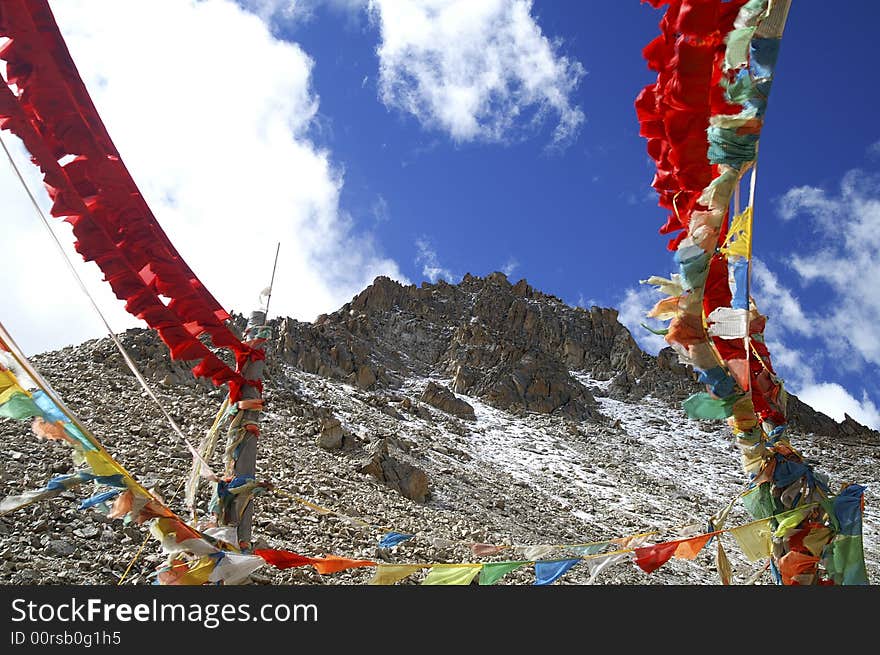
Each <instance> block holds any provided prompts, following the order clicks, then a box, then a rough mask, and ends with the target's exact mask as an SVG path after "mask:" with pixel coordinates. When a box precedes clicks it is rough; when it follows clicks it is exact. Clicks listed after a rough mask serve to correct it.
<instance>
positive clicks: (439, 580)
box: [422, 564, 481, 585]
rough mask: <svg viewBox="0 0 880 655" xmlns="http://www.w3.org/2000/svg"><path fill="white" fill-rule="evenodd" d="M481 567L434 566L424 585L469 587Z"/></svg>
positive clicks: (423, 582) (423, 581)
mask: <svg viewBox="0 0 880 655" xmlns="http://www.w3.org/2000/svg"><path fill="white" fill-rule="evenodd" d="M480 568H481V567H479V566H438V565H436V564H435V565H434V566H432V567H431V570H430V571H429V572H428V575H427V576H425V579H424V580H422V584H423V585H468V584H470V583H471V580H473V579H474V578H475V577H477V573H479V572H480Z"/></svg>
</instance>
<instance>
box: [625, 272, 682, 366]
mask: <svg viewBox="0 0 880 655" xmlns="http://www.w3.org/2000/svg"><path fill="white" fill-rule="evenodd" d="M660 298H661V296H660V295H659V293H658V292H657V290H656V289H653V288H650V287H636V288H630V289H627V290H626V292H625V294H624V296H623V299H622V300H620V301H619V302H618V303H617V305H618V312H619V313H618V320H619V321H620V322H621V323H623V324H624V325H625V326H626V328H627V329H628V330H629V331H630V334H632V336H633V339H635V340H636V343H638V344H639V347H641V349H642V350H644V351H645V352H648V353H651V354H652V355H656V354H657V353H658V352H660V350H661V349H663V348H665V347H666V346H668V345H669V344H667V343H666V340H665V339H664V338H663V337H661V336H658V335H656V334H654V333H652V332H649V331H648V330H646V329H645V328H643V327H642V325H641V324H642V323H644V324H645V325H649V326H651V327H652V328H654V329H662V328H665V327H666V324H665V323H661V322H660V321H656V320H654V319H651V318H647V317H646V316H645V314H647V313H648V311H650V309H651V308H652V307H653V306H654V305H655V304H657V301H658V300H660Z"/></svg>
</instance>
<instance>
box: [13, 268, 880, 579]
mask: <svg viewBox="0 0 880 655" xmlns="http://www.w3.org/2000/svg"><path fill="white" fill-rule="evenodd" d="M272 323H273V327H274V337H273V339H272V340H271V341H270V342H269V343H268V344H267V351H268V355H269V366H268V368H267V377H266V399H267V411H266V413H265V416H264V421H263V436H262V437H261V442H260V451H259V459H258V468H259V471H258V477H260V478H262V479H268V480H270V481H272V482H274V483H275V484H276V486H277V487H278V488H279V489H283V490H284V491H286V492H288V493H289V494H292V495H294V496H296V497H298V498H301V499H305V500H308V501H310V502H313V503H317V504H319V505H322V506H325V507H327V508H330V509H332V510H335V511H337V512H339V513H341V514H344V515H347V516H351V517H358V518H360V519H363V520H365V521H367V522H368V523H370V524H372V525H374V526H377V528H385V529H387V528H393V529H395V530H398V531H401V532H407V533H416V535H417V536H416V538H414V539H412V540H410V541H407V542H405V543H404V544H402V545H401V546H399V547H397V548H396V549H394V550H393V551H390V552H388V551H378V550H377V543H378V538H379V536H380V535H381V534H382V532H383V530H382V529H375V530H369V529H361V528H358V527H356V526H354V525H352V524H351V523H350V522H347V521H345V520H343V519H341V518H339V517H338V516H334V515H324V514H319V513H317V512H315V511H313V510H311V509H309V508H307V507H305V506H304V505H302V504H300V503H297V502H296V501H295V500H292V499H291V498H290V497H289V496H287V495H281V494H273V495H270V496H266V497H263V498H261V499H259V500H258V506H257V512H256V524H255V525H256V528H255V529H256V536H257V537H258V538H262V539H264V540H265V541H266V542H267V543H268V544H270V545H271V546H273V547H279V548H287V549H290V550H295V551H297V552H300V553H302V554H305V555H320V554H324V553H333V554H338V555H344V556H351V557H366V558H371V559H375V558H387V559H389V560H393V561H401V562H425V561H451V562H454V561H472V560H473V559H474V556H473V555H472V554H471V552H470V550H469V548H468V544H469V543H472V542H481V543H495V544H523V545H527V544H531V545H534V544H559V543H584V542H591V541H597V540H604V539H610V538H616V537H625V536H628V535H632V534H636V533H641V532H646V531H654V530H658V531H660V532H661V534H659V535H657V538H667V537H673V536H675V535H676V534H679V533H681V530H685V532H686V530H687V526H694V525H695V526H696V528H694V529H698V530H702V529H703V527H704V525H705V522H706V519H707V518H708V517H709V516H710V515H711V514H713V513H715V512H716V511H718V510H720V509H721V508H722V507H723V506H724V505H726V504H727V502H729V500H730V499H732V498H733V497H734V496H736V494H737V493H738V492H739V491H740V490H741V489H742V487H743V483H744V481H745V479H744V476H743V474H742V471H741V470H740V467H739V456H738V453H737V451H736V448H735V447H734V445H733V443H732V439H731V436H730V432H729V429H728V428H726V426H724V425H723V424H718V423H708V422H696V421H689V420H688V419H687V418H686V417H685V415H684V412H683V411H682V410H681V408H680V404H679V401H680V400H681V399H682V398H684V397H686V396H687V395H689V394H690V393H692V392H693V391H694V390H695V389H696V388H697V386H696V383H695V382H694V380H693V377H692V376H691V374H690V372H689V371H688V370H687V369H686V368H685V367H683V366H681V365H679V364H677V362H676V361H675V357H674V356H673V355H672V354H671V353H670V352H669V351H663V352H661V354H660V355H659V356H658V357H652V356H650V355H647V354H645V353H643V352H642V351H641V350H640V349H639V348H638V347H637V345H636V344H635V342H634V341H633V339H632V337H631V335H630V334H629V332H628V331H627V330H626V328H624V327H623V326H622V325H621V324H620V323H619V322H618V321H617V313H616V311H615V310H613V309H600V308H597V307H593V308H591V309H590V310H584V309H581V308H572V307H569V306H567V305H565V304H564V303H563V302H562V301H560V300H559V299H558V298H555V297H553V296H548V295H546V294H542V293H540V292H539V291H536V290H534V289H532V288H531V287H530V286H529V285H528V284H527V283H526V282H525V281H520V282H519V283H517V284H510V283H509V282H508V281H507V279H506V278H505V277H504V276H503V275H502V274H500V273H494V274H492V275H489V276H487V277H486V278H478V277H474V276H470V275H468V276H465V278H464V279H463V280H462V282H461V283H460V284H458V285H450V284H446V283H442V282H441V283H438V284H436V285H429V284H424V285H422V286H421V287H415V286H402V285H400V284H398V283H396V282H393V281H391V280H389V279H387V278H377V280H376V281H375V282H374V283H373V284H372V285H370V286H369V287H368V288H367V289H365V290H364V291H363V292H361V293H360V294H358V295H357V296H356V297H355V298H353V299H352V301H351V302H350V303H347V304H346V305H344V306H343V307H342V308H340V309H339V310H338V311H336V312H334V313H332V314H329V315H324V316H321V317H319V318H318V320H316V321H315V322H314V323H304V322H299V321H294V320H291V319H276V320H273V321H272ZM239 327H241V323H240V322H239ZM122 340H123V343H124V344H125V346H126V348H127V349H128V350H129V352H130V353H131V354H132V355H133V356H134V358H135V359H136V361H137V362H138V364H139V366H140V367H141V368H142V370H143V371H144V372H145V374H146V375H147V377H148V379H150V380H151V382H153V384H154V385H155V387H156V389H157V392H158V393H159V395H160V397H161V398H162V400H163V402H164V403H165V404H166V407H167V408H168V409H169V410H170V412H171V414H172V415H173V416H174V418H175V420H176V421H177V422H178V423H179V424H180V425H181V426H182V427H183V428H184V430H185V431H186V432H187V433H188V434H189V438H190V440H191V441H193V442H197V441H198V439H199V438H200V436H201V434H202V432H203V431H204V430H205V429H206V428H207V427H208V426H209V425H210V422H211V420H212V419H213V415H214V413H215V412H216V410H217V408H218V406H219V404H220V402H221V400H222V397H221V394H220V392H219V391H217V390H212V389H210V388H209V387H206V386H204V385H201V384H198V383H195V382H194V381H192V379H191V377H190V376H189V374H188V372H187V370H186V367H185V365H183V364H180V363H170V362H168V360H167V356H166V355H165V351H164V346H162V344H161V343H159V342H158V341H157V340H156V339H155V337H154V336H153V335H152V334H151V333H150V332H147V331H143V330H130V331H128V332H127V333H125V334H124V335H122ZM33 360H34V362H35V364H36V365H37V367H38V368H39V369H40V370H41V371H42V372H43V374H44V375H45V376H46V377H47V378H48V379H49V380H50V382H51V383H52V384H53V386H55V388H56V390H57V391H58V392H59V393H60V394H61V396H62V397H63V398H65V400H66V401H67V402H68V403H69V405H70V406H71V407H72V408H73V409H74V410H75V411H77V412H78V413H79V414H80V416H81V417H82V418H83V419H84V420H85V421H86V422H87V424H88V425H90V426H91V427H92V428H93V429H94V431H95V433H96V434H97V435H98V436H99V438H101V439H102V440H103V442H104V443H105V445H106V446H107V448H108V450H109V451H110V452H111V453H113V454H114V455H115V456H117V457H118V458H119V460H120V461H121V462H122V463H123V464H124V465H125V466H126V467H127V468H128V469H129V470H130V471H132V472H133V473H134V474H135V475H137V476H138V477H139V478H141V479H143V480H145V481H146V482H148V483H151V484H154V485H155V488H156V489H157V490H158V491H159V492H160V493H161V494H162V496H163V497H164V498H166V499H170V498H172V497H174V494H175V490H176V489H177V488H178V487H179V486H180V484H181V481H182V479H183V477H184V476H185V474H186V471H187V470H188V468H189V458H188V456H187V453H186V449H185V447H184V446H183V444H180V443H175V439H174V436H173V434H172V433H171V431H170V430H169V429H168V428H167V426H166V425H165V424H164V423H163V420H162V418H161V414H160V413H159V411H158V409H157V408H156V407H155V406H153V405H151V404H150V403H149V402H148V401H147V399H146V398H145V397H144V394H142V393H141V392H140V391H139V389H138V387H137V386H136V384H135V381H134V378H133V376H131V375H130V374H129V373H128V371H127V370H126V369H124V367H123V365H122V363H121V358H120V356H119V355H118V353H117V352H116V351H115V349H114V347H113V345H112V343H110V342H109V340H97V341H89V342H86V343H84V344H81V345H79V346H76V347H71V348H66V349H63V350H61V351H57V352H54V353H46V354H43V355H39V356H37V357H34V358H33ZM791 410H792V411H791V413H792V425H793V432H792V442H793V444H794V445H795V446H796V447H798V448H799V449H800V450H801V451H802V452H803V453H804V454H805V456H807V457H810V458H813V459H815V460H816V461H817V462H818V464H817V467H818V468H820V469H821V470H823V471H825V472H826V473H828V474H829V475H830V478H831V482H832V485H833V486H834V487H835V488H836V487H837V486H838V485H840V484H843V483H845V482H859V483H860V484H865V485H866V486H867V487H868V491H867V494H866V515H865V523H866V525H865V548H866V556H867V559H868V567H869V575H870V576H871V578H872V580H877V579H880V578H878V574H880V558H878V550H880V547H878V520H877V519H878V514H877V512H876V510H875V508H874V504H875V499H876V498H877V496H876V491H875V490H876V487H877V484H876V478H877V472H876V471H877V459H878V457H880V449H878V445H880V439H878V435H877V433H876V432H873V431H871V430H868V429H867V428H864V427H863V426H859V425H858V424H856V423H855V422H854V421H851V420H849V421H845V422H844V423H841V424H838V423H836V422H835V421H833V420H832V419H830V418H828V417H824V415H821V414H819V413H817V412H815V411H814V410H812V409H811V408H809V407H807V406H806V405H804V404H803V403H799V401H797V400H796V399H793V401H792V405H791ZM0 438H2V439H3V443H4V450H5V451H6V453H5V457H4V458H2V460H0V493H2V494H3V495H8V494H13V493H19V492H21V491H22V490H24V489H26V488H33V487H37V486H41V485H42V484H43V483H44V482H45V480H46V479H48V478H49V477H51V475H52V473H53V472H56V473H57V472H63V471H66V470H68V469H69V467H70V464H69V461H70V459H69V454H68V453H67V450H66V448H65V447H63V446H61V445H59V444H55V443H41V442H38V441H37V440H36V439H35V438H34V437H33V436H31V435H29V434H28V430H27V427H26V425H25V424H22V423H14V422H11V421H6V420H0ZM218 468H220V467H219V466H218ZM85 495H86V491H85V490H82V491H81V492H80V493H79V496H77V497H82V496H85ZM407 496H408V497H407ZM202 500H203V503H204V501H206V500H207V492H203V494H202ZM171 504H172V506H173V507H174V508H175V509H176V510H178V511H181V512H182V511H183V510H182V507H181V505H182V503H181V502H180V496H177V497H176V500H174V501H173V502H172V503H171ZM203 506H204V504H203ZM748 520H749V517H748V516H747V514H746V512H745V511H744V510H743V509H742V508H741V507H740V506H739V505H737V506H736V507H735V509H734V510H733V512H732V514H731V517H730V519H729V521H728V525H737V524H741V523H744V522H747V521H748ZM144 535H145V531H144V530H143V529H142V528H136V527H134V526H127V527H123V526H122V524H121V522H120V521H115V522H108V521H106V520H105V519H104V518H103V517H102V516H101V515H100V514H99V513H97V512H94V511H89V512H80V511H78V510H77V509H76V503H75V500H74V496H73V495H72V494H67V495H66V496H62V497H61V498H59V499H56V500H54V501H50V502H48V503H44V504H42V505H38V506H35V507H31V508H27V509H25V510H22V511H20V512H17V513H14V514H11V515H8V516H5V517H2V518H0V582H5V583H13V584H17V583H41V584H44V583H63V582H77V583H80V582H90V583H99V584H104V583H115V582H116V580H117V579H118V576H119V575H121V573H122V571H123V570H124V569H125V567H126V566H127V565H128V563H129V561H130V559H131V558H132V557H133V556H134V553H135V551H136V550H137V548H138V546H139V545H140V543H141V541H142V539H143V538H144ZM723 543H724V545H725V548H726V550H727V553H728V555H729V557H730V559H731V562H732V564H733V567H734V570H735V579H736V581H738V582H740V583H742V582H745V581H746V580H747V579H748V578H749V577H750V576H751V575H752V574H753V573H754V572H756V571H757V569H756V566H755V565H754V564H750V563H749V562H747V561H746V560H745V559H744V558H743V557H742V555H741V553H740V551H739V549H738V547H737V545H736V543H735V542H734V541H733V540H732V539H731V538H730V537H729V536H726V537H725V538H724V541H723ZM710 551H714V548H712V549H705V550H704V552H703V553H701V554H700V555H699V556H698V558H697V559H696V560H695V561H694V562H689V561H682V560H673V561H671V562H670V563H669V564H667V565H666V566H664V567H663V568H661V569H660V570H658V571H656V572H655V573H653V574H651V575H646V574H645V573H643V572H642V571H641V570H639V569H637V568H635V567H634V565H633V564H632V563H631V562H630V561H629V560H627V561H624V562H622V563H620V564H618V565H617V566H614V567H612V568H609V569H607V570H606V571H601V572H600V573H599V574H598V576H597V578H596V579H595V582H596V583H599V584H717V575H716V574H715V572H714V570H713V566H714V564H713V557H712V552H710ZM554 552H555V553H556V554H557V555H558V556H564V555H562V554H561V552H562V551H554ZM144 553H145V556H144V557H142V558H141V559H140V560H139V561H138V562H137V563H136V564H135V566H134V567H133V568H132V574H131V575H132V576H133V577H132V578H131V581H132V582H139V583H143V582H147V581H148V576H149V574H150V573H151V572H152V570H153V569H154V568H155V566H156V564H158V563H159V562H160V561H161V560H162V556H161V555H160V553H159V552H158V547H157V545H156V544H155V542H150V543H148V544H147V547H146V548H145V549H144ZM519 556H520V557H522V556H523V555H522V554H521V553H520V555H519ZM512 557H516V555H512V551H511V550H505V551H502V552H501V553H500V554H498V555H496V556H494V557H492V558H490V559H511V558H512ZM370 575H371V572H370V571H369V570H354V571H352V572H343V573H339V574H335V575H331V576H319V575H318V574H316V573H314V572H313V571H311V569H291V570H288V571H276V570H274V569H269V568H265V569H262V570H261V571H260V572H259V573H258V575H257V580H258V581H263V582H268V583H273V584H293V583H295V584H300V583H312V584H321V583H327V584H360V583H363V582H365V581H366V580H367V579H369V577H370ZM590 575H591V571H590V568H589V567H588V566H587V565H586V564H584V565H582V566H576V567H575V568H574V569H572V570H571V571H570V572H569V573H568V574H566V576H565V577H564V578H563V579H562V581H561V583H575V584H581V583H585V582H587V581H588V580H590ZM413 580H415V581H417V580H418V576H414V578H413ZM532 580H533V574H532V573H531V571H530V570H528V569H523V570H521V571H518V572H515V573H513V574H510V575H509V576H507V577H506V578H504V579H503V580H502V583H510V584H530V583H531V582H532ZM761 581H762V582H764V583H768V582H769V577H768V576H766V575H765V576H764V577H762V578H761Z"/></svg>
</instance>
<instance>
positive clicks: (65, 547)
mask: <svg viewBox="0 0 880 655" xmlns="http://www.w3.org/2000/svg"><path fill="white" fill-rule="evenodd" d="M46 552H47V553H49V554H50V555H57V556H59V557H70V556H71V555H73V554H74V553H75V552H76V544H73V543H71V542H69V541H66V540H64V539H51V540H50V541H49V543H48V544H47V545H46Z"/></svg>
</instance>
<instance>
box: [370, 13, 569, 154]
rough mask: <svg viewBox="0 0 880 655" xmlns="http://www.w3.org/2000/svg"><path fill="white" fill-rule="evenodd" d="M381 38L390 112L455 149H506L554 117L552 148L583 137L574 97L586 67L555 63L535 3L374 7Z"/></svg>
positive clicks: (382, 88)
mask: <svg viewBox="0 0 880 655" xmlns="http://www.w3.org/2000/svg"><path fill="white" fill-rule="evenodd" d="M369 6H370V11H371V15H372V16H373V17H374V18H375V19H376V21H377V22H378V24H379V27H380V30H381V39H382V40H381V44H380V45H379V48H378V50H377V53H378V56H379V92H380V97H381V99H382V101H383V102H384V103H385V104H386V105H387V106H388V107H394V108H397V109H400V110H402V111H404V112H407V113H409V114H412V115H413V116H415V117H416V118H417V119H418V120H419V121H420V122H421V123H422V124H423V125H424V126H426V127H428V128H430V129H439V130H442V131H445V132H448V133H449V135H450V136H451V137H452V138H453V139H454V140H455V141H458V142H467V141H504V140H507V139H510V138H513V137H515V136H516V135H517V134H518V133H521V132H522V131H523V130H524V129H526V128H534V127H535V126H537V125H538V124H540V123H542V122H543V121H544V119H545V118H546V116H547V115H548V114H553V115H556V116H557V117H558V124H557V126H556V128H555V131H554V135H553V143H554V144H555V145H558V146H563V145H565V144H567V143H569V142H570V141H571V140H572V139H573V138H574V137H575V136H576V135H577V133H578V132H579V130H580V127H581V125H582V123H583V122H584V114H583V112H582V111H581V109H580V108H579V107H577V106H576V105H574V104H573V102H572V100H571V95H572V93H573V92H574V90H575V89H576V88H577V86H578V84H579V83H580V80H581V78H582V77H583V76H584V74H585V72H584V68H583V66H582V65H581V64H580V63H579V62H577V61H572V60H570V59H568V58H567V57H565V56H562V55H560V54H559V52H558V50H559V46H558V44H557V43H554V42H552V41H551V40H549V39H548V38H547V37H546V36H545V35H544V34H543V33H542V31H541V28H540V27H539V26H538V24H537V22H536V20H535V19H534V17H533V16H532V15H531V11H532V0H481V1H480V2H474V1H473V0H408V1H407V2H400V1H399V0H370V4H369Z"/></svg>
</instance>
